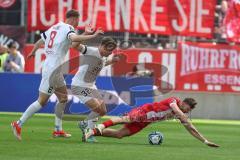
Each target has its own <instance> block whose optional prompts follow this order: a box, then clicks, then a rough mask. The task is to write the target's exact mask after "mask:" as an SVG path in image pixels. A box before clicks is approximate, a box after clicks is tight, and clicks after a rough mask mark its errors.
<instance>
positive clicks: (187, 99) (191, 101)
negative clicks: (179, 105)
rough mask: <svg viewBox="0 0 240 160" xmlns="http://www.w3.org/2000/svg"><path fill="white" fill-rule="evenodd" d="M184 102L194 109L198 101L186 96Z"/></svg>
mask: <svg viewBox="0 0 240 160" xmlns="http://www.w3.org/2000/svg"><path fill="white" fill-rule="evenodd" d="M183 102H184V103H186V104H188V105H189V106H190V107H191V109H194V108H195V107H196V105H197V101H196V100H195V99H193V98H185V99H184V100H183Z"/></svg>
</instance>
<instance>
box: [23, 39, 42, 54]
mask: <svg viewBox="0 0 240 160" xmlns="http://www.w3.org/2000/svg"><path fill="white" fill-rule="evenodd" d="M42 45H44V41H43V40H42V39H39V40H38V41H37V42H36V43H35V44H34V47H33V49H32V51H31V52H30V54H29V55H28V56H27V58H31V57H34V56H35V53H36V51H37V50H38V49H39V48H40V47H41V46H42Z"/></svg>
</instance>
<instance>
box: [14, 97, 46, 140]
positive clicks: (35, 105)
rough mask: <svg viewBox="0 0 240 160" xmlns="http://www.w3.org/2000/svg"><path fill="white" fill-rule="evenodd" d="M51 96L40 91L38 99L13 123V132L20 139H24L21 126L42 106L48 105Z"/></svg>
mask: <svg viewBox="0 0 240 160" xmlns="http://www.w3.org/2000/svg"><path fill="white" fill-rule="evenodd" d="M49 97H50V96H49V95H47V94H45V93H42V92H39V97H38V100H36V101H35V102H33V103H32V104H31V105H30V106H29V107H28V108H27V110H26V111H25V112H24V113H23V115H22V116H21V118H20V119H19V120H18V121H15V122H12V123H11V126H12V130H13V134H14V136H15V137H16V138H17V139H18V140H21V139H22V137H21V128H22V126H23V124H24V123H25V122H26V121H27V120H28V119H29V118H30V117H32V116H33V115H34V114H35V113H36V112H38V111H39V110H40V109H41V108H42V107H44V106H45V105H46V103H47V102H48V99H49Z"/></svg>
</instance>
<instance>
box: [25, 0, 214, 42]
mask: <svg viewBox="0 0 240 160" xmlns="http://www.w3.org/2000/svg"><path fill="white" fill-rule="evenodd" d="M215 5H216V0H208V1H204V0H191V1H189V0H75V1H72V0H39V1H36V0H29V1H28V30H29V31H33V30H46V29H48V28H49V27H50V26H52V25H53V24H56V23H57V22H58V21H64V17H65V13H66V11H67V10H69V9H72V8H73V9H77V10H78V11H79V13H80V22H79V27H80V28H81V27H84V26H85V25H86V24H92V26H93V27H101V28H103V29H104V30H105V31H129V32H137V33H154V34H164V35H185V36H200V37H208V38H211V37H212V33H213V29H214V28H213V26H214V12H215Z"/></svg>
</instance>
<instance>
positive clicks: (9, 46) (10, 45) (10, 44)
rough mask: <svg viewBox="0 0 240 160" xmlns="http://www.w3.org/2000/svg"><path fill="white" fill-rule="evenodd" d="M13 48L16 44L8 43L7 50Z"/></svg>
mask: <svg viewBox="0 0 240 160" xmlns="http://www.w3.org/2000/svg"><path fill="white" fill-rule="evenodd" d="M13 46H15V47H17V43H16V42H10V43H9V44H8V45H7V47H8V48H12V47H13Z"/></svg>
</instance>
